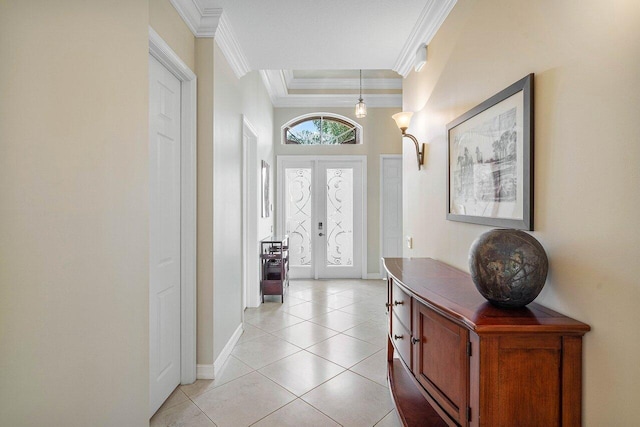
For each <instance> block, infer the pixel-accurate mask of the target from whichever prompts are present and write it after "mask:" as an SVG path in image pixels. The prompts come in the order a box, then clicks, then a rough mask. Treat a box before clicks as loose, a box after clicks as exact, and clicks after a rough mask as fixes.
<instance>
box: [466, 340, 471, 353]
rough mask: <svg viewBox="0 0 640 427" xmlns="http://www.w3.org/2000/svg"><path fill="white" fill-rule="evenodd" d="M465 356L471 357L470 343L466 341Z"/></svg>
mask: <svg viewBox="0 0 640 427" xmlns="http://www.w3.org/2000/svg"><path fill="white" fill-rule="evenodd" d="M467 356H471V341H467Z"/></svg>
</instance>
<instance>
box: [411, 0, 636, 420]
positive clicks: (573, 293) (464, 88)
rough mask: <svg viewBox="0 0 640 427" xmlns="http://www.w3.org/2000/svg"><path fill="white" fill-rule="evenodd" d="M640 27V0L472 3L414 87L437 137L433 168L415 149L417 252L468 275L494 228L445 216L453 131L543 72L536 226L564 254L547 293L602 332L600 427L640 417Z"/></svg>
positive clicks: (422, 118)
mask: <svg viewBox="0 0 640 427" xmlns="http://www.w3.org/2000/svg"><path fill="white" fill-rule="evenodd" d="M638 24H640V3H638V2H637V1H634V0H615V1H610V2H600V1H595V0H589V1H582V2H579V3H578V2H571V1H544V2H532V1H525V0H520V1H513V0H485V1H476V0H458V3H457V5H456V6H455V8H454V9H453V11H452V13H451V14H450V16H449V17H448V18H447V20H446V21H445V23H444V25H443V27H442V28H441V30H440V31H439V32H438V34H437V36H436V37H435V38H434V40H433V41H432V43H431V45H430V46H429V62H428V63H427V65H426V67H425V68H424V70H423V71H422V72H421V73H419V74H415V73H412V74H411V75H409V77H408V78H407V79H406V80H405V82H404V95H403V98H404V109H405V110H413V111H419V113H418V114H417V115H416V116H414V121H413V123H412V126H411V128H410V129H409V131H410V132H412V133H414V134H416V136H418V137H419V139H424V140H427V141H429V142H430V145H429V149H428V155H427V156H428V159H427V164H426V168H425V169H424V170H422V171H420V172H418V171H416V170H415V167H413V163H412V161H413V159H411V158H410V156H409V157H407V156H405V168H404V170H405V185H404V193H405V210H404V212H405V230H404V231H405V234H406V235H411V236H413V237H414V249H413V250H408V249H405V256H430V257H434V258H437V259H440V260H443V261H445V262H448V263H450V264H453V265H455V266H456V267H459V268H462V269H464V270H468V267H467V254H468V250H469V246H470V245H471V243H472V241H473V240H474V239H475V238H476V237H477V236H478V235H480V234H481V233H483V232H485V231H487V230H489V227H484V226H479V225H471V224H463V223H457V222H451V221H446V220H445V214H444V212H445V206H446V192H445V191H446V189H445V186H446V181H445V180H446V134H445V126H446V124H447V123H448V122H449V121H451V120H453V119H454V118H456V117H457V116H459V115H460V114H462V113H464V112H465V111H467V110H468V109H469V108H471V107H473V106H474V105H477V104H479V103H480V102H482V101H483V100H485V99H487V98H488V97H490V96H491V95H493V94H495V93H497V92H498V91H500V90H501V89H503V88H505V87H506V86H508V85H509V84H511V83H513V82H515V81H516V80H518V79H520V78H521V77H524V76H525V75H526V74H528V73H531V72H533V73H535V103H536V105H535V120H536V124H535V211H534V216H535V232H533V235H534V236H535V237H536V238H537V239H538V240H539V241H540V242H541V243H542V245H543V246H544V247H545V249H546V251H547V253H548V255H549V259H550V271H549V277H548V280H547V285H546V287H545V288H544V290H543V291H542V293H541V295H540V296H539V298H538V300H537V301H538V302H540V303H542V304H544V305H547V306H549V307H551V308H554V309H556V310H558V311H560V312H562V313H565V314H567V315H570V316H572V317H575V318H577V319H579V320H581V321H584V322H586V323H588V324H590V325H591V327H592V328H593V330H592V331H591V332H589V333H588V334H587V335H586V337H585V340H584V344H585V346H584V394H583V397H584V425H586V426H593V427H598V426H605V425H607V426H614V425H615V426H623V425H634V424H637V419H638V418H639V417H640V407H639V406H638V405H637V402H636V400H637V399H636V397H637V396H639V395H640V364H639V363H638V361H637V359H638V358H637V354H638V353H639V352H640V344H639V343H638V340H636V339H635V336H636V335H637V334H636V333H635V332H634V328H635V327H636V325H637V324H638V323H640V310H638V307H637V304H638V302H639V301H640V287H638V277H639V276H640V267H639V265H640V264H639V263H638V262H637V260H636V258H637V254H638V248H639V247H640V227H638V224H637V218H638V214H637V213H638V211H640V193H639V192H638V186H639V184H640V179H639V178H640V174H639V168H638V165H639V164H640V147H639V145H638V135H639V134H640V122H639V121H638V117H637V116H638V111H640V96H639V95H638V94H640V80H639V79H638V76H639V75H640V37H638V31H637V28H638ZM409 196H411V197H409Z"/></svg>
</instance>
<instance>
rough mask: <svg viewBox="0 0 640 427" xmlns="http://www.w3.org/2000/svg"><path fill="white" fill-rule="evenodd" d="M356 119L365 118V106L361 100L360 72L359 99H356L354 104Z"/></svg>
mask: <svg viewBox="0 0 640 427" xmlns="http://www.w3.org/2000/svg"><path fill="white" fill-rule="evenodd" d="M356 117H357V118H359V119H362V118H363V117H367V106H366V105H365V103H364V101H363V100H362V70H360V98H358V103H357V104H356Z"/></svg>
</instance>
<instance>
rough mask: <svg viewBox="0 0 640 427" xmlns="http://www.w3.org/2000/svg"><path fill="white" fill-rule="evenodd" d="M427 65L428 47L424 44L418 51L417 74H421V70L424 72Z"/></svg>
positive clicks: (415, 66) (415, 67)
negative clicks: (423, 69)
mask: <svg viewBox="0 0 640 427" xmlns="http://www.w3.org/2000/svg"><path fill="white" fill-rule="evenodd" d="M426 63H427V45H426V44H423V45H420V47H419V48H418V50H417V51H416V60H415V65H414V69H415V70H416V73H418V72H420V70H422V68H423V67H424V65H425V64H426Z"/></svg>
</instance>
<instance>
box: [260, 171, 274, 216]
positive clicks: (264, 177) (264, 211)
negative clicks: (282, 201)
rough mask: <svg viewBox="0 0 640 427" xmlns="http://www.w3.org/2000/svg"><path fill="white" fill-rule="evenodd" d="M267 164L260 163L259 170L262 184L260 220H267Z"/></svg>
mask: <svg viewBox="0 0 640 427" xmlns="http://www.w3.org/2000/svg"><path fill="white" fill-rule="evenodd" d="M269 169H270V167H269V163H267V162H265V161H264V160H263V161H262V167H261V170H260V177H261V184H262V213H261V217H262V218H269V214H270V210H271V209H270V206H271V205H270V204H271V200H270V197H269V174H270V171H269Z"/></svg>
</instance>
